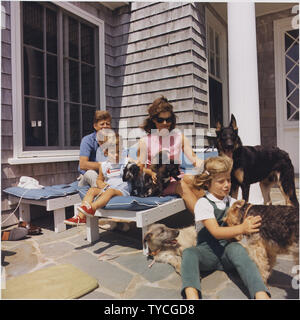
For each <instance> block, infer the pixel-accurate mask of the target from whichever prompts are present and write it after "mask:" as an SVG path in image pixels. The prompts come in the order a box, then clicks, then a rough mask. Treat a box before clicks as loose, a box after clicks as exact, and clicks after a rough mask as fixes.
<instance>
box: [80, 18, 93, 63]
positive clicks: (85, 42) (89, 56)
mask: <svg viewBox="0 0 300 320" xmlns="http://www.w3.org/2000/svg"><path fill="white" fill-rule="evenodd" d="M94 50H95V49H94V29H93V28H91V27H88V26H87V25H84V24H81V60H82V61H85V62H88V63H90V64H94Z"/></svg>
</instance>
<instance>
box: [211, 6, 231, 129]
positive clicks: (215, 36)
mask: <svg viewBox="0 0 300 320" xmlns="http://www.w3.org/2000/svg"><path fill="white" fill-rule="evenodd" d="M206 19H207V24H206V37H207V42H206V43H207V58H208V71H209V72H208V74H209V81H208V82H209V119H210V123H209V125H210V128H215V127H216V122H217V121H220V122H221V123H224V121H223V119H225V118H228V88H227V68H226V65H227V54H226V28H225V27H224V26H223V25H222V24H221V23H220V21H219V20H218V19H217V18H216V17H215V16H214V15H213V14H212V13H211V12H210V11H209V10H206Z"/></svg>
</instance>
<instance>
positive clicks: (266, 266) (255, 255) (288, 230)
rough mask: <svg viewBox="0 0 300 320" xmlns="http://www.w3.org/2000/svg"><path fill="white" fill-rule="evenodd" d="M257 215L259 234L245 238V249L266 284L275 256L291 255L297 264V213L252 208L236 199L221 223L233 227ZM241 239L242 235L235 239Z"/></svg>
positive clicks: (285, 209) (288, 209) (288, 208)
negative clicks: (248, 217) (259, 222)
mask: <svg viewBox="0 0 300 320" xmlns="http://www.w3.org/2000/svg"><path fill="white" fill-rule="evenodd" d="M257 215H259V216H261V218H262V220H261V226H260V229H259V232H258V233H253V234H251V235H248V236H246V237H247V243H246V244H245V247H246V249H247V250H248V253H249V256H250V257H251V258H252V259H253V261H254V262H255V263H256V264H257V267H258V269H259V271H260V273H261V276H262V278H263V280H264V281H265V283H266V282H267V280H268V278H269V276H270V274H271V271H272V269H273V267H274V265H275V263H276V257H277V255H278V254H282V253H293V256H294V260H295V263H296V265H298V264H299V211H298V208H295V207H293V206H284V205H276V206H274V205H252V204H250V203H247V202H245V200H238V201H236V202H235V203H234V204H233V205H232V206H231V207H230V208H229V209H228V211H227V214H226V217H225V218H224V221H225V222H226V223H227V225H228V226H235V225H239V224H241V223H242V222H243V221H244V219H245V218H246V217H247V216H257ZM241 239H242V236H238V237H236V240H238V241H239V240H241Z"/></svg>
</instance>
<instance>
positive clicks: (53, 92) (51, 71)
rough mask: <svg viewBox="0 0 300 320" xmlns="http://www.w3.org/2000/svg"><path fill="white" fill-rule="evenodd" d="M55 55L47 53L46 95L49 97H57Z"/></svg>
mask: <svg viewBox="0 0 300 320" xmlns="http://www.w3.org/2000/svg"><path fill="white" fill-rule="evenodd" d="M57 83H58V79H57V57H56V56H52V55H49V54H48V55H47V96H48V98H50V99H55V100H56V99H57V97H58V94H57Z"/></svg>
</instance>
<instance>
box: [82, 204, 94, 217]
mask: <svg viewBox="0 0 300 320" xmlns="http://www.w3.org/2000/svg"><path fill="white" fill-rule="evenodd" d="M78 210H79V211H80V212H82V213H83V214H85V215H86V216H90V217H93V216H94V215H95V210H93V209H92V207H91V205H90V204H89V203H88V202H84V203H83V204H82V205H81V206H80V207H78Z"/></svg>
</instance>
